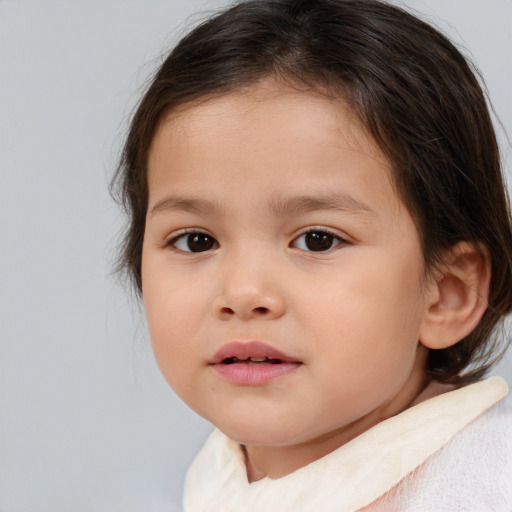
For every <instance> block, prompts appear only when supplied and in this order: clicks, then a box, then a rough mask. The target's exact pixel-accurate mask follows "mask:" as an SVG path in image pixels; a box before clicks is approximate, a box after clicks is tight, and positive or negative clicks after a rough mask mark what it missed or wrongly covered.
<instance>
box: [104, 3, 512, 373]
mask: <svg viewBox="0 0 512 512" xmlns="http://www.w3.org/2000/svg"><path fill="white" fill-rule="evenodd" d="M271 75H274V76H277V77H279V78H280V79H283V80H285V81H287V82H288V83H289V84H292V85H294V86H296V87H304V88H307V89H310V90H315V91H317V92H322V93H323V94H328V95H331V96H338V97H341V98H343V99H344V100H345V101H347V102H348V103H349V105H350V106H351V107H352V109H353V110H354V112H355V113H356V115H357V116H358V117H359V118H360V120H361V121H362V123H363V124H364V126H365V127H366V129H367V130H368V132H369V133H370V134H371V135H372V136H373V137H374V138H375V140H376V141H377V143H378V144H379V146H380V148H381V149H382V150H383V152H384V153H385V154H386V155H387V156H388V158H389V160H390V162H391V164H392V168H393V173H394V181H395V185H396V188H397V190H398V192H399V194H400V196H401V198H402V200H403V201H404V203H405V204H406V206H407V207H408V209H409V211H410V213H411V215H412V217H413V219H414V220H415V222H416V224H417V227H418V230H419V232H420V236H421V240H422V247H423V254H424V258H425V262H426V265H427V268H431V267H432V266H433V265H435V264H436V263H438V262H439V260H440V257H441V254H442V252H443V251H444V250H446V249H448V248H450V247H452V246H453V245H454V244H455V243H457V242H459V241H468V242H472V243H474V244H475V245H477V246H480V247H482V246H484V247H485V248H487V250H488V251H489V254H490V256H491V260H492V280H491V287H490V296H489V301H488V308H487V310H486V312H485V314H484V316H483V318H482V320H481V322H480V323H479V325H478V326H477V328H476V329H475V330H474V331H473V332H472V333H471V334H470V335H469V336H467V337H466V338H464V339H463V340H461V341H460V342H459V343H457V344H456V345H454V346H453V347H450V348H447V349H443V350H431V351H430V360H429V368H428V371H429V373H430V374H431V375H432V376H434V377H435V378H436V379H439V380H445V381H448V380H451V381H457V380H461V379H462V377H460V374H461V372H462V371H463V370H466V373H465V375H464V377H463V380H465V381H467V382H469V381H471V380H475V379H477V378H479V377H481V376H482V375H483V374H484V373H485V372H486V371H487V369H488V368H489V367H490V365H491V364H492V360H493V359H496V358H497V355H499V350H498V349H499V348H500V347H499V344H498V342H497V338H496V336H493V331H494V334H495V328H496V325H497V324H498V322H499V321H500V320H501V319H503V317H504V315H505V314H506V313H508V312H509V311H510V310H511V307H512V297H511V290H512V272H511V268H512V233H511V226H510V215H509V208H508V202H507V197H506V192H505V187H504V183H503V179H502V175H501V170H500V158H499V151H498V147H497V143H496V137H495V133H494V129H493V125H492V121H491V118H490V115H489V110H488V107H487V104H486V98H485V95H484V93H483V92H482V88H481V87H480V85H479V82H478V80H477V78H476V77H475V72H474V71H473V70H472V69H471V66H470V65H469V64H468V62H467V61H466V60H465V59H464V57H463V56H462V55H461V53H460V52H459V51H458V50H457V49H456V48H455V46H454V45H453V44H452V43H451V42H450V41H449V40H448V39H447V38H446V37H445V36H443V35H442V34H440V33H439V32H438V31H437V30H436V29H434V28H433V27H431V26H430V25H428V24H426V23H425V22H423V21H421V20H419V19H418V18H416V17H414V16H412V15H411V14H409V13H408V12H406V11H404V10H402V9H399V8H397V7H394V6H391V5H388V4H387V3H385V2H382V1H378V0H249V1H243V2H241V3H238V4H236V5H234V6H233V7H231V8H229V9H227V10H225V11H224V12H221V13H220V14H217V15H215V16H212V17H211V18H209V19H208V20H206V21H205V22H203V23H202V24H201V25H199V26H198V27H196V28H195V29H194V30H192V31H191V32H190V33H189V34H188V35H187V36H185V37H184V38H183V39H182V40H181V41H180V42H179V43H178V45H177V46H176V47H175V49H174V50H173V51H172V52H171V53H170V54H169V56H168V57H167V59H166V60H165V61H164V63H163V64H162V65H161V67H160V69H159V70H158V71H157V73H156V75H155V76H154V78H153V80H152V82H151V83H150V85H149V88H148V89H147V91H146V93H145V95H144V97H143V98H142V100H141V102H140V104H139V106H138V109H137V110H136V112H135V114H134V116H133V119H132V122H131V126H130V129H129V133H128V136H127V140H126V144H125V147H124V151H123V154H122V158H121V161H120V165H119V168H118V171H117V173H116V176H115V177H114V180H113V187H114V189H115V188H116V187H117V191H118V194H119V197H120V199H121V201H122V203H123V205H124V206H125V208H126V210H127V212H128V215H129V226H128V229H127V231H126V234H125V238H124V242H123V245H122V248H121V257H120V267H119V268H120V270H124V271H126V272H127V273H128V275H129V276H130V277H131V278H132V280H133V282H134V284H135V285H136V288H137V290H138V291H139V292H140V290H141V256H142V241H143V237H144V225H145V216H146V209H147V200H148V197H147V195H148V194H147V181H146V162H147V157H148V151H149V147H150V144H151V141H152V139H153V136H154V134H155V130H156V128H157V126H158V123H159V121H160V120H161V119H162V116H164V115H165V114H167V113H168V112H169V111H170V110H172V109H174V108H176V107H177V106H180V105H184V104H186V103H188V102H191V101H194V100H197V99H199V98H203V97H207V96H214V95H222V94H225V93H228V92H230V91H233V90H236V89H239V88H241V87H244V86H248V85H251V84H254V83H256V82H258V81H260V80H262V79H263V78H265V77H268V76H271ZM468 368H469V369H468Z"/></svg>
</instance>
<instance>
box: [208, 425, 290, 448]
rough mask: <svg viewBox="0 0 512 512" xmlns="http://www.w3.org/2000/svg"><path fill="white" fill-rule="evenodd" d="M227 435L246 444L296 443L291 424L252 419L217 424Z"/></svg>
mask: <svg viewBox="0 0 512 512" xmlns="http://www.w3.org/2000/svg"><path fill="white" fill-rule="evenodd" d="M215 426H216V427H217V428H218V429H219V430H221V431H222V432H223V433H224V434H225V435H226V436H228V437H229V438H230V439H232V440H233V441H235V442H237V443H239V444H243V445H246V446H286V445H289V444H295V440H294V437H295V436H294V435H293V433H292V431H291V429H290V426H282V425H278V424H276V423H275V422H274V423H273V424H271V425H269V424H268V422H258V421H254V420H253V421H251V422H249V423H248V424H243V423H240V422H238V423H237V424H236V425H233V424H229V425H225V424H216V425H215Z"/></svg>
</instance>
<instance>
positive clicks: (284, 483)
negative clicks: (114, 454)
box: [184, 377, 512, 512]
mask: <svg viewBox="0 0 512 512" xmlns="http://www.w3.org/2000/svg"><path fill="white" fill-rule="evenodd" d="M507 392H508V388H507V384H506V382H505V381H504V380H503V379H501V378H499V377H491V378H490V379H487V380H485V381H481V382H478V383H476V384H472V385H470V386H466V387H464V388H461V389H456V390H453V391H449V392H447V393H443V394H441V395H438V396H435V397H433V398H430V399H426V400H424V401H422V402H420V403H418V404H417V405H414V406H413V407H411V408H409V409H407V410H406V411H404V412H402V413H401V414H398V415H397V416H394V417H392V418H389V419H388V420H386V421H383V422H381V423H379V424H378V425H376V426H374V427H373V428H371V429H369V430H368V431H366V432H364V433H363V434H361V435H360V436H358V437H357V438H355V439H353V440H352V441H350V442H349V443H346V444H345V445H343V446H341V447H340V448H338V449H337V450H335V451H334V452H332V453H330V454H328V455H326V456H325V457H322V458H321V459H319V460H317V461H314V462H313V463H311V464H309V465H308V466H306V467H304V468H301V469H299V470H297V471H295V472H293V473H291V474H290V475H287V476H285V477H282V478H279V479H275V480H273V479H270V478H264V479H262V480H259V481H257V482H253V483H249V482H248V481H247V476H246V470H245V463H244V456H243V451H242V449H241V447H240V446H239V445H238V444H237V443H235V442H233V441H231V440H230V439H228V438H227V437H226V436H224V434H222V433H221V432H219V431H218V430H216V431H214V432H213V433H212V435H211V436H210V438H209V439H208V440H207V442H206V444H205V446H204V447H203V449H202V450H201V452H200V453H199V454H198V456H197V457H196V459H195V460H194V462H193V464H192V466H191V467H190V469H189V472H188V474H187V479H186V484H185V496H184V507H185V512H221V511H222V512H235V511H236V512H269V511H276V512H288V511H290V512H291V511H293V512H302V511H319V510H321V511H323V512H330V511H332V512H355V511H357V510H364V511H365V512H376V511H394V512H396V511H411V512H412V511H417V512H420V511H421V512H428V511H432V512H434V511H435V512H444V511H446V512H448V511H450V512H470V511H471V512H475V511H478V512H485V511H491V510H492V511H493V512H511V511H512V402H511V400H510V399H507V400H505V401H502V400H503V398H504V397H505V396H506V395H507Z"/></svg>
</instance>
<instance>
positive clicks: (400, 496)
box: [378, 395, 512, 512]
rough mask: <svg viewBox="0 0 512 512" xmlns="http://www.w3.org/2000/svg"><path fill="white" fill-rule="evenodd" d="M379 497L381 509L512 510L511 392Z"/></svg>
mask: <svg viewBox="0 0 512 512" xmlns="http://www.w3.org/2000/svg"><path fill="white" fill-rule="evenodd" d="M379 501H380V504H379V505H380V506H379V507H378V509H379V510H422V511H425V510H431V511H434V510H435V511H436V512H448V511H449V512H473V511H475V510H478V511H479V512H486V511H489V512H490V511H493V512H510V510H512V396H511V395H509V396H508V397H507V398H506V399H504V400H502V401H501V402H499V403H497V404H496V405H494V406H492V407H491V408H490V409H488V410H487V411H486V412H484V413H483V414H482V415H481V416H479V417H478V418H477V419H475V420H474V421H472V422H471V423H469V424H468V425H467V426H466V427H465V428H464V429H462V430H461V431H460V432H459V433H457V434H456V435H455V436H454V437H453V438H452V439H451V440H450V441H449V442H448V443H447V444H446V445H444V446H443V447H442V448H441V449H439V450H438V451H437V452H436V453H434V454H433V455H432V456H431V457H429V458H428V459H427V460H426V461H425V462H424V463H423V464H422V465H420V466H419V467H418V468H416V470H415V471H413V472H412V473H411V474H409V475H408V476H407V477H406V478H405V479H404V480H402V481H401V482H400V483H399V484H398V485H397V486H395V487H394V488H393V489H392V490H391V491H390V492H389V493H387V494H386V495H385V496H384V497H383V498H382V499H381V500H379ZM425 504H428V505H427V506H428V507H429V508H428V509H427V508H425Z"/></svg>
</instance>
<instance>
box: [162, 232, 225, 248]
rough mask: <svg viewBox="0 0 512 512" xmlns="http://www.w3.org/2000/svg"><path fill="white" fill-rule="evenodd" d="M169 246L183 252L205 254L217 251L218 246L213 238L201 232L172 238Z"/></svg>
mask: <svg viewBox="0 0 512 512" xmlns="http://www.w3.org/2000/svg"><path fill="white" fill-rule="evenodd" d="M169 245H171V246H173V247H174V248H175V249H178V250H179V251H183V252H205V251H209V250H211V249H217V247H218V246H219V244H218V242H217V240H215V238H213V237H212V236H210V235H207V234H206V233H201V232H194V233H184V234H183V235H179V236H177V237H175V238H173V239H172V240H171V241H170V242H169Z"/></svg>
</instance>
